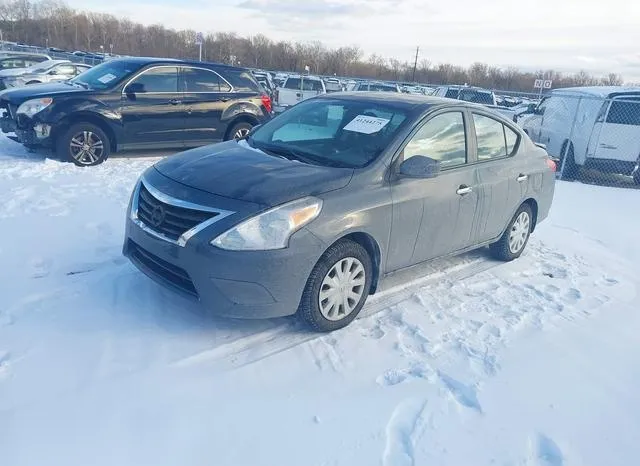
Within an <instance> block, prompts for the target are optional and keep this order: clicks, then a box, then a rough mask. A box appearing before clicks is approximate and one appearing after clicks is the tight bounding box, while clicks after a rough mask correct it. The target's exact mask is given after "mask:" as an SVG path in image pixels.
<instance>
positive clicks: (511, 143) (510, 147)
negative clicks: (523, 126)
mask: <svg viewBox="0 0 640 466" xmlns="http://www.w3.org/2000/svg"><path fill="white" fill-rule="evenodd" d="M519 138H520V136H518V133H516V132H515V131H514V130H512V129H511V128H509V127H508V126H505V127H504V140H505V141H506V143H507V155H513V151H514V150H515V149H516V146H517V145H518V139H519Z"/></svg>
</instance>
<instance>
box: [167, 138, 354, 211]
mask: <svg viewBox="0 0 640 466" xmlns="http://www.w3.org/2000/svg"><path fill="white" fill-rule="evenodd" d="M155 168H156V169H157V170H158V171H159V172H160V173H162V174H163V175H164V176H166V177H168V178H171V179H173V180H174V181H177V182H179V183H181V184H184V185H187V186H191V187H193V188H197V189H200V190H202V191H206V192H208V193H211V194H216V195H219V196H224V197H227V198H231V199H239V200H243V201H247V202H253V203H256V204H261V205H263V206H274V205H278V204H282V203H284V202H287V201H291V200H294V199H298V198H301V197H304V196H313V195H318V194H322V193H325V192H328V191H333V190H336V189H340V188H343V187H344V186H346V185H347V184H349V181H350V180H351V177H352V175H353V169H351V168H335V167H322V166H318V165H309V164H305V163H302V162H298V161H295V160H286V159H282V158H279V157H274V156H272V155H268V154H265V153H264V152H262V151H260V150H257V149H253V148H251V147H249V146H248V144H246V142H244V141H241V142H236V141H228V142H223V143H219V144H214V145H211V146H205V147H200V148H198V149H192V150H189V151H186V152H183V153H181V154H178V155H175V156H171V157H167V158H165V159H163V160H161V161H160V162H158V163H156V165H155Z"/></svg>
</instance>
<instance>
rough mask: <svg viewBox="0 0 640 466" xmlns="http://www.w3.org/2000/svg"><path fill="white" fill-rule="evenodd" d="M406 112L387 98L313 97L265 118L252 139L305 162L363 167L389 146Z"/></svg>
mask: <svg viewBox="0 0 640 466" xmlns="http://www.w3.org/2000/svg"><path fill="white" fill-rule="evenodd" d="M407 116H408V115H407V112H406V110H404V109H401V108H397V107H395V106H393V105H390V104H386V103H385V104H382V103H376V102H366V101H353V100H340V99H313V100H308V101H306V102H302V103H300V104H298V105H296V106H294V107H292V108H291V109H290V110H287V111H286V112H284V113H282V114H281V115H279V116H277V117H276V118H274V119H273V120H271V121H269V122H268V123H265V124H264V125H263V126H261V127H259V128H258V129H257V130H256V131H255V133H254V134H253V135H251V137H250V138H249V139H248V141H247V142H248V143H249V144H250V145H251V146H253V147H255V148H257V149H261V150H263V151H265V152H267V153H273V154H274V155H280V156H285V157H287V158H291V159H296V160H300V161H303V162H305V163H312V164H317V165H325V166H335V167H349V168H357V167H364V166H365V165H368V164H369V163H371V162H372V161H373V160H375V159H376V158H377V157H378V156H379V155H380V154H381V153H382V151H384V149H386V148H387V146H388V145H389V143H390V142H391V141H392V140H393V138H394V137H395V136H396V134H397V133H398V130H399V128H400V127H401V126H402V124H403V123H405V121H407Z"/></svg>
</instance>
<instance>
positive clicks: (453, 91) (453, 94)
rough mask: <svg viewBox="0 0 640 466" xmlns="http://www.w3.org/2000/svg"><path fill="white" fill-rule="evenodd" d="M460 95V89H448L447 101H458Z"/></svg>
mask: <svg viewBox="0 0 640 466" xmlns="http://www.w3.org/2000/svg"><path fill="white" fill-rule="evenodd" d="M459 93H460V91H458V89H447V92H446V93H445V94H444V96H445V97H446V98H447V99H457V98H458V94H459Z"/></svg>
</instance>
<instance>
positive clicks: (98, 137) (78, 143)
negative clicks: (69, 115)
mask: <svg viewBox="0 0 640 466" xmlns="http://www.w3.org/2000/svg"><path fill="white" fill-rule="evenodd" d="M85 138H88V139H87V141H88V142H87V143H86V145H85ZM87 146H88V147H93V151H91V150H89V151H87V149H86V147H87ZM56 153H57V155H58V157H60V158H61V159H62V160H67V161H69V162H73V163H75V164H76V165H77V166H79V167H92V166H94V165H99V164H101V163H102V162H104V161H105V160H107V158H108V157H109V154H110V153H111V145H110V142H109V138H108V137H107V135H106V134H105V132H104V131H103V130H102V129H100V128H99V127H98V126H96V125H94V124H91V123H77V124H75V125H72V126H71V127H70V128H69V129H68V130H67V131H66V132H64V133H63V134H62V135H61V136H60V137H59V138H58V140H57V141H56Z"/></svg>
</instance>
